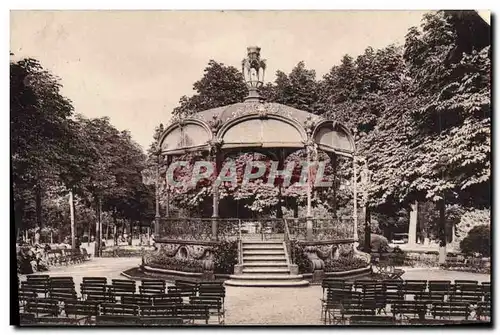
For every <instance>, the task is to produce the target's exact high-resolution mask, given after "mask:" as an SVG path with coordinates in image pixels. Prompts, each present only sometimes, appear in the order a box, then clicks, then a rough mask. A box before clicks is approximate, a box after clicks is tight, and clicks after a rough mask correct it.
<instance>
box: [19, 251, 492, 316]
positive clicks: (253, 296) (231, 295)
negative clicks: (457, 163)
mask: <svg viewBox="0 0 500 335" xmlns="http://www.w3.org/2000/svg"><path fill="white" fill-rule="evenodd" d="M140 262H141V259H140V258H100V259H92V260H91V261H89V262H85V263H83V264H77V265H70V266H64V267H56V268H54V269H53V270H51V271H49V272H45V274H49V275H53V276H73V278H74V280H75V284H76V287H77V288H78V289H79V287H80V283H81V281H82V277H85V276H102V277H108V278H110V279H111V278H124V277H121V276H120V273H121V272H122V271H123V270H126V269H129V268H132V267H134V266H138V265H139V264H140ZM405 271H406V273H405V274H404V275H403V279H414V280H456V279H459V280H460V279H469V280H478V281H479V282H481V281H490V275H486V274H477V273H467V272H457V271H445V270H440V269H405ZM20 279H21V280H24V279H25V276H20ZM321 296H322V288H321V285H319V286H317V285H311V286H309V287H297V288H255V287H230V286H228V287H226V300H225V307H226V324H228V325H321V324H322V323H321V320H320V314H321V304H320V300H319V299H320V298H321Z"/></svg>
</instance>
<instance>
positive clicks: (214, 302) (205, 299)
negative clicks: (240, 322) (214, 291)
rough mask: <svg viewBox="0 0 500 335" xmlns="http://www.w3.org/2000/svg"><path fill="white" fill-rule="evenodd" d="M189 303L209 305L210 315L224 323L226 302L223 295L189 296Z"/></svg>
mask: <svg viewBox="0 0 500 335" xmlns="http://www.w3.org/2000/svg"><path fill="white" fill-rule="evenodd" d="M189 303H190V304H191V305H196V306H198V305H204V306H208V310H209V313H210V315H214V316H216V317H217V322H218V323H219V324H224V316H225V311H224V303H223V299H222V298H221V297H216V296H199V297H189Z"/></svg>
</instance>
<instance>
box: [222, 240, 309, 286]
mask: <svg viewBox="0 0 500 335" xmlns="http://www.w3.org/2000/svg"><path fill="white" fill-rule="evenodd" d="M242 259H243V264H242V266H240V267H238V268H239V270H237V271H235V272H236V273H235V274H234V275H231V276H230V279H229V280H226V282H225V283H226V285H229V286H254V287H255V286H256V287H287V286H290V287H296V286H307V285H309V282H308V281H306V280H303V278H302V275H297V274H292V272H293V271H292V269H291V268H292V267H291V266H290V264H289V263H288V257H287V254H286V249H285V245H284V243H283V241H243V242H242Z"/></svg>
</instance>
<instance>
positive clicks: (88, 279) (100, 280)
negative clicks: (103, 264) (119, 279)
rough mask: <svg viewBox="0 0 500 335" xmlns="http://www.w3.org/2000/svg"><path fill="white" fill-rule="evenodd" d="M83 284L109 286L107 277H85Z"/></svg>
mask: <svg viewBox="0 0 500 335" xmlns="http://www.w3.org/2000/svg"><path fill="white" fill-rule="evenodd" d="M82 284H96V285H97V284H101V285H104V286H105V285H107V284H108V278H106V277H83V278H82Z"/></svg>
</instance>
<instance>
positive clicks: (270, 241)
mask: <svg viewBox="0 0 500 335" xmlns="http://www.w3.org/2000/svg"><path fill="white" fill-rule="evenodd" d="M241 243H242V244H280V245H283V241H280V240H266V241H257V240H246V241H242V242H241Z"/></svg>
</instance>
